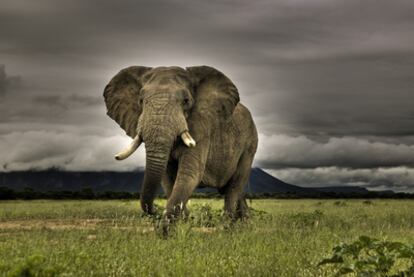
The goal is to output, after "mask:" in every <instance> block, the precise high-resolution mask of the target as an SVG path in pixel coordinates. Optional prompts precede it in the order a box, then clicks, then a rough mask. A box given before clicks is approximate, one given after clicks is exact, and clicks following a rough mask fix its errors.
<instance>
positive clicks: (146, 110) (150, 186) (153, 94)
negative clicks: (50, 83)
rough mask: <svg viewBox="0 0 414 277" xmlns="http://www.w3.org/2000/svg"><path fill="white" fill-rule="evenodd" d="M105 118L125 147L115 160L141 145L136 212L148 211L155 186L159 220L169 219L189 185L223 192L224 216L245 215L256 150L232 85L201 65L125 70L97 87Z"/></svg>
mask: <svg viewBox="0 0 414 277" xmlns="http://www.w3.org/2000/svg"><path fill="white" fill-rule="evenodd" d="M104 98H105V103H106V107H107V114H108V115H109V116H110V117H111V118H112V119H114V120H115V121H116V122H117V123H118V124H119V125H120V126H121V128H122V129H124V130H125V132H126V134H127V135H128V136H130V137H131V138H133V141H132V143H131V144H130V145H129V146H128V147H127V148H126V149H125V150H124V151H122V152H120V153H119V154H117V155H116V156H115V157H116V159H117V160H122V159H125V158H127V157H128V156H130V155H131V154H132V153H133V152H134V151H135V150H136V149H137V148H138V147H139V145H140V144H141V142H144V143H145V149H146V169H145V175H144V182H143V185H142V191H141V199H140V202H141V207H142V209H143V211H144V212H145V213H148V214H154V213H155V210H154V207H153V200H154V198H155V195H156V192H157V190H158V189H159V185H160V184H161V183H162V186H163V188H164V191H165V193H166V195H167V198H168V200H167V205H166V209H165V212H164V218H165V219H167V220H168V221H169V222H171V221H174V220H175V219H176V218H177V217H178V216H179V215H180V213H181V212H182V211H183V210H184V209H185V205H186V203H187V201H188V199H189V197H190V195H191V193H192V192H193V191H194V189H195V188H196V187H197V186H209V187H214V188H217V189H218V190H219V192H220V193H222V194H224V195H225V205H224V210H225V213H226V214H227V215H228V216H229V217H230V218H231V219H233V220H236V219H240V218H244V217H246V216H247V212H248V210H247V205H246V201H245V197H244V192H243V191H244V187H245V185H246V184H247V182H248V178H249V174H250V169H251V165H252V161H253V157H254V155H255V153H256V149H257V141H258V138H257V131H256V127H255V124H254V122H253V119H252V117H251V115H250V112H249V111H248V109H247V108H246V107H245V106H243V105H242V104H241V103H240V102H239V93H238V91H237V88H236V86H235V85H234V84H233V83H232V81H230V79H229V78H227V77H226V76H225V75H224V74H223V73H221V72H220V71H218V70H217V69H214V68H212V67H208V66H193V67H187V68H185V69H183V68H180V67H156V68H150V67H144V66H131V67H128V68H125V69H123V70H121V71H120V72H119V73H118V74H116V75H115V76H114V77H113V78H112V79H111V81H110V82H109V84H108V85H107V86H106V87H105V90H104Z"/></svg>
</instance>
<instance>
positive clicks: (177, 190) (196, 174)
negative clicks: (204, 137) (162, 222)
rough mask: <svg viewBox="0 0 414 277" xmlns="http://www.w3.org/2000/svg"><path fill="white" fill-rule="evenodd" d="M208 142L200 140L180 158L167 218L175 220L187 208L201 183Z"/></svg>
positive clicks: (168, 220) (166, 214)
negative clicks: (188, 202) (189, 200)
mask: <svg viewBox="0 0 414 277" xmlns="http://www.w3.org/2000/svg"><path fill="white" fill-rule="evenodd" d="M207 143H208V142H207V141H206V142H203V141H200V142H198V144H197V146H196V147H194V148H187V149H186V151H184V152H183V153H182V155H181V157H180V158H179V162H178V171H177V177H176V179H175V183H174V186H173V189H172V192H171V195H170V197H169V198H168V201H167V206H166V211H165V219H166V220H167V222H171V221H175V219H177V218H179V216H180V215H181V213H182V212H183V211H185V210H186V208H185V207H186V204H187V201H188V199H189V197H190V196H191V194H192V193H193V191H194V189H195V188H196V187H197V186H198V185H199V184H200V182H201V179H202V177H203V174H204V169H205V165H206V161H207V154H208V144H207Z"/></svg>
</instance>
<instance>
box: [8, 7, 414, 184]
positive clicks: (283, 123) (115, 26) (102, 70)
mask: <svg viewBox="0 0 414 277" xmlns="http://www.w3.org/2000/svg"><path fill="white" fill-rule="evenodd" d="M413 28H414V3H413V2H412V1H409V0H397V1H393V2H390V1H387V0H379V1H378V0H366V1H357V0H347V1H343V0H331V1H325V0H317V1H303V0H299V1H291V0H279V1H268V0H258V1H245V0H243V1H233V0H228V1H207V2H206V1H190V0H173V1H167V0H156V1H130V0H121V1H109V0H99V1H98V0H93V1H88V2H85V1H80V0H71V1H69V0H61V1H52V0H39V1H36V3H32V2H31V1H13V0H5V1H3V3H2V9H1V10H0V33H1V34H2V39H1V41H0V64H3V65H5V66H6V67H4V66H0V151H1V153H7V154H6V155H1V157H0V170H18V169H19V170H24V169H30V168H47V167H50V166H56V167H62V168H65V169H68V170H102V169H115V170H128V169H131V168H134V167H135V166H142V165H143V156H139V155H138V156H139V157H136V159H132V160H131V161H129V160H128V161H126V162H124V163H115V162H112V156H113V154H114V153H115V152H116V151H118V150H119V149H120V148H122V147H123V146H124V144H126V143H127V142H128V139H127V138H126V137H125V136H124V133H123V131H121V130H120V129H119V128H118V127H117V125H116V124H115V123H114V122H113V121H111V120H110V119H109V118H108V117H107V116H106V115H105V108H104V104H103V100H102V96H101V95H102V90H103V87H104V86H105V84H106V83H107V82H108V81H109V79H110V78H111V77H112V76H113V75H114V74H116V73H117V72H118V71H119V70H120V69H121V68H123V67H126V66H130V65H147V66H158V65H178V66H191V65H201V64H207V65H211V66H214V67H216V68H218V69H220V70H221V71H223V72H225V73H226V74H227V75H228V76H229V77H230V78H231V79H232V80H233V81H234V82H235V83H236V85H237V86H238V88H239V91H240V94H241V100H242V102H243V103H244V104H245V105H247V106H248V107H249V109H250V110H251V111H252V114H253V117H254V119H255V121H256V123H257V126H258V130H259V133H260V144H259V150H258V154H257V159H256V161H255V164H256V165H257V166H261V167H265V168H268V169H269V170H272V169H273V170H276V171H273V172H276V173H277V174H281V177H284V176H287V177H286V178H287V179H288V180H293V181H295V182H296V181H297V182H299V183H300V184H305V183H304V182H302V181H301V180H305V181H306V182H308V181H307V180H309V178H311V177H312V176H313V177H312V178H314V181H312V180H313V179H312V180H311V181H312V182H311V181H309V182H311V183H319V184H320V185H324V184H326V185H329V184H330V183H331V181H330V180H336V181H338V182H343V183H352V180H353V179H352V178H353V176H360V175H361V174H362V173H360V172H364V176H365V177H364V178H366V179H364V180H366V181H364V182H365V183H364V184H365V185H366V186H369V187H372V186H371V185H373V183H372V182H379V183H381V184H384V186H389V187H391V186H393V185H395V184H398V182H399V181H398V180H397V179H396V178H394V177H392V176H394V175H392V174H391V175H390V174H388V173H387V174H385V173H384V174H385V175H381V176H386V177H381V178H382V179H381V178H380V179H378V178H377V176H378V174H379V173H378V172H380V171H381V172H385V171H386V172H389V170H391V169H395V170H397V169H398V170H399V171H398V170H397V171H398V172H401V174H400V175H401V176H406V175H407V176H411V175H410V174H411V173H410V172H411V170H412V169H411V168H412V167H413V160H414V158H413V156H414V155H413V154H414V150H413V147H414V109H413V105H412V99H413V96H412V92H413V91H414V50H413V49H414V36H413V35H412V30H413ZM49 146H50V147H49ZM140 155H143V154H142V153H141V154H140ZM321 168H323V169H325V168H328V169H330V170H328V171H329V172H328V171H323V170H322V171H321V170H320V169H321ZM332 169H335V170H332ZM284 170H287V171H284ZM283 172H289V174H287V173H286V174H285V173H283ZM315 172H317V173H315ZM343 172H346V174H345V175H346V176H348V177H349V178H348V177H347V178H345V177H344V178H342V177H341V178H339V177H338V178H336V179H335V178H334V176H335V174H338V176H342V175H344V173H343ZM393 174H394V173H393ZM397 175H398V174H397ZM295 176H298V177H297V178H296V177H295ZM306 176H310V177H309V178H305V177H306ZM324 176H329V178H330V179H329V178H328V179H326V178H325V177H324ZM277 177H279V175H277ZM369 178H371V180H372V182H371V181H369ZM387 178H388V179H387ZM385 179H387V180H389V182H387V184H385V182H383V181H381V180H385ZM349 180H351V181H349ZM404 180H405V181H404V182H403V183H404V184H405V185H404V186H407V190H408V188H411V187H410V186H414V183H411V185H410V184H409V182H410V180H411V179H410V178H408V179H404ZM293 181H292V182H293ZM305 185H306V184H305Z"/></svg>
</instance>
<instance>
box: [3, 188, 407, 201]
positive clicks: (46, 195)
mask: <svg viewBox="0 0 414 277" xmlns="http://www.w3.org/2000/svg"><path fill="white" fill-rule="evenodd" d="M139 197H140V195H139V192H127V191H104V192H94V191H93V190H92V189H91V188H90V187H86V188H83V189H82V190H79V191H70V190H62V191H46V192H42V191H36V190H34V189H33V188H29V187H28V188H25V189H23V190H21V191H15V190H13V189H11V188H8V187H0V200H18V199H22V200H34V199H55V200H59V199H62V200H63V199H108V200H109V199H139ZM158 197H160V198H165V195H164V194H160V195H158ZM222 197H223V196H222V195H220V194H219V193H214V192H196V193H194V194H193V195H192V198H222ZM246 197H247V198H248V199H267V198H269V199H271V198H276V199H302V198H317V199H335V198H345V199H358V198H366V199H372V198H384V199H414V194H412V193H403V192H400V193H393V194H390V193H381V192H375V191H369V192H364V193H358V192H351V193H334V192H320V193H312V194H300V193H295V192H288V193H262V194H252V193H247V194H246Z"/></svg>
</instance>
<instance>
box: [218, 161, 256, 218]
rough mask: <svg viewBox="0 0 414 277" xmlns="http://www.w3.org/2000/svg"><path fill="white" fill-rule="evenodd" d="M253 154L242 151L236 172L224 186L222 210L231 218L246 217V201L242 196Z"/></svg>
mask: <svg viewBox="0 0 414 277" xmlns="http://www.w3.org/2000/svg"><path fill="white" fill-rule="evenodd" d="M252 162H253V156H252V155H249V153H244V154H243V155H242V157H241V158H240V161H239V164H238V167H237V170H236V173H235V174H234V175H233V177H232V178H231V179H230V181H229V183H228V184H227V188H226V195H225V200H224V211H225V213H226V214H227V216H229V217H230V218H231V219H232V220H237V219H242V218H245V217H247V212H248V208H247V203H246V200H245V197H244V187H245V186H246V184H247V182H248V181H249V176H250V170H251V165H252Z"/></svg>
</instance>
